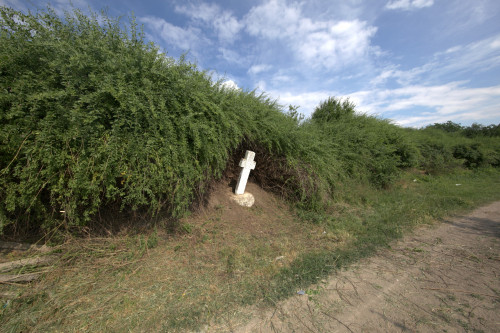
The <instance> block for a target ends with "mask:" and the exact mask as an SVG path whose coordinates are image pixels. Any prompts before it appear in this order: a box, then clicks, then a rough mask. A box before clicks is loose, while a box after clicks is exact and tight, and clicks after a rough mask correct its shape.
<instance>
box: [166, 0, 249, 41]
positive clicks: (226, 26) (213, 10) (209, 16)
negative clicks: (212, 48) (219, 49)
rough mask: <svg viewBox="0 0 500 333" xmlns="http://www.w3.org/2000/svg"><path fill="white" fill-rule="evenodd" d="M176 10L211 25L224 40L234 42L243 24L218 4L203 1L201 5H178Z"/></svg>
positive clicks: (220, 38)
mask: <svg viewBox="0 0 500 333" xmlns="http://www.w3.org/2000/svg"><path fill="white" fill-rule="evenodd" d="M175 11H176V12H178V13H181V14H185V15H187V16H188V17H191V18H192V19H193V20H194V21H199V22H202V23H204V24H206V25H209V26H211V27H212V28H213V29H214V30H215V31H216V33H217V35H218V38H219V40H220V41H222V42H227V43H231V42H233V41H234V40H235V39H236V38H237V36H238V33H239V32H240V30H241V29H242V27H243V24H242V23H240V22H239V21H238V20H237V19H236V18H235V17H234V16H233V14H232V13H231V12H229V11H226V10H222V9H221V8H220V7H219V6H218V5H216V4H207V3H201V4H199V5H194V4H191V5H190V6H176V7H175Z"/></svg>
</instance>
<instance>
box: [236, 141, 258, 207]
mask: <svg viewBox="0 0 500 333" xmlns="http://www.w3.org/2000/svg"><path fill="white" fill-rule="evenodd" d="M254 157H255V153H254V152H253V151H250V150H247V151H246V153H245V158H243V159H241V161H240V164H239V165H240V167H242V168H243V169H242V170H241V173H240V177H239V178H238V183H237V184H236V189H235V191H234V192H235V194H232V195H231V199H232V200H234V201H236V203H238V204H239V205H240V206H245V207H252V206H253V204H254V202H255V198H254V197H253V195H252V194H251V193H248V192H246V193H245V188H246V185H247V181H248V176H249V175H250V170H253V169H255V165H256V163H255V162H254V160H253V159H254Z"/></svg>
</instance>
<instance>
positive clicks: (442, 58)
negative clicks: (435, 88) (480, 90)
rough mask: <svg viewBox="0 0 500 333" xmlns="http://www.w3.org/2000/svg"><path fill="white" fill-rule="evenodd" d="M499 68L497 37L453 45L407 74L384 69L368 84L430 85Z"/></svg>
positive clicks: (407, 71)
mask: <svg viewBox="0 0 500 333" xmlns="http://www.w3.org/2000/svg"><path fill="white" fill-rule="evenodd" d="M498 66H500V34H498V35H495V36H492V37H489V38H486V39H483V40H480V41H476V42H474V43H470V44H467V45H456V46H454V47H451V48H448V49H447V50H446V51H444V52H438V53H435V54H434V55H433V56H432V58H431V59H430V61H429V62H428V63H426V64H424V65H422V66H419V67H415V68H412V69H409V70H400V69H398V67H397V66H394V65H390V66H387V67H385V68H383V69H382V70H381V72H380V74H379V75H378V76H376V77H375V78H373V79H372V80H371V82H370V83H371V84H372V85H374V86H378V85H381V84H385V83H386V82H387V80H389V79H395V80H396V82H397V83H399V84H401V85H408V84H414V83H415V82H422V81H423V82H426V83H428V84H432V83H433V82H434V81H436V79H437V80H440V79H441V78H443V77H445V76H450V75H451V76H461V75H464V74H469V73H472V74H478V73H482V72H485V71H488V70H491V69H492V68H496V67H498Z"/></svg>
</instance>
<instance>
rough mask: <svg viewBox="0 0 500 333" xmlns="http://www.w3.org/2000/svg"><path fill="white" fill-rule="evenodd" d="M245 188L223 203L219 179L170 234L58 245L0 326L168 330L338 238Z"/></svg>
mask: <svg viewBox="0 0 500 333" xmlns="http://www.w3.org/2000/svg"><path fill="white" fill-rule="evenodd" d="M247 190H248V191H249V192H251V193H253V194H254V195H255V196H256V204H255V205H254V207H252V208H243V207H240V206H237V205H236V204H234V203H232V202H231V201H229V200H228V195H227V194H228V193H229V192H230V188H229V187H227V186H224V185H220V186H219V187H218V188H217V189H216V190H215V192H214V193H213V194H212V196H211V201H210V203H209V205H208V207H207V208H205V209H203V210H201V211H199V212H198V213H197V214H195V215H193V216H191V217H189V218H185V219H184V220H182V221H180V226H179V228H178V230H179V232H178V233H176V234H169V233H168V232H166V231H159V232H156V231H150V232H149V234H144V233H142V234H139V235H136V236H122V237H110V238H99V239H96V238H93V239H85V240H82V239H79V240H78V239H73V240H72V241H70V242H69V243H66V244H64V245H62V246H60V247H59V248H57V249H56V252H60V259H59V261H58V263H57V264H55V265H54V266H53V267H52V269H51V270H50V271H49V272H47V273H46V274H45V276H44V278H43V279H42V280H41V281H40V282H39V283H37V284H34V285H33V286H32V288H29V287H26V288H24V291H22V292H21V295H20V298H19V299H18V300H16V301H15V304H14V307H15V309H14V308H11V309H6V310H4V315H7V314H8V316H3V318H2V322H3V324H5V325H6V326H5V327H11V328H12V331H47V330H49V331H50V330H55V331H57V330H60V329H62V328H64V330H66V331H81V330H91V331H99V330H103V329H106V330H111V331H125V330H134V331H159V330H168V331H172V330H176V329H186V328H195V327H196V326H197V325H199V323H201V322H208V321H215V322H217V321H220V320H222V321H224V320H225V319H224V314H226V313H228V312H229V311H230V310H231V309H233V308H236V307H237V306H238V305H244V304H252V303H254V302H255V301H258V300H259V299H261V298H262V297H263V295H264V294H263V293H261V292H259V290H266V289H267V288H268V284H269V282H270V280H271V279H272V278H273V276H275V275H276V274H277V273H278V272H279V270H280V269H281V268H282V267H284V266H287V265H289V263H291V262H292V261H293V260H295V259H296V258H297V256H298V255H299V254H301V253H303V252H307V251H309V250H312V249H317V248H325V249H331V248H333V247H335V246H336V244H338V243H339V239H340V238H342V239H343V238H345V237H346V235H341V236H335V235H333V234H332V233H328V232H323V231H324V230H323V229H322V228H321V227H320V226H311V225H307V224H304V223H299V221H298V220H297V219H296V217H294V215H293V214H292V213H291V212H289V210H288V208H287V207H285V206H283V204H282V203H280V202H279V201H278V200H277V199H275V198H274V197H273V196H272V195H270V194H268V193H266V192H264V191H262V190H261V189H260V188H259V187H257V186H256V185H254V184H249V188H248V189H247ZM339 237H340V238H339ZM4 287H5V286H4ZM8 288H11V289H12V288H17V287H15V286H9V287H8ZM17 290H19V289H17ZM7 311H8V312H7Z"/></svg>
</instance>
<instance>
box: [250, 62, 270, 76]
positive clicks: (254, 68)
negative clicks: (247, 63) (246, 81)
mask: <svg viewBox="0 0 500 333" xmlns="http://www.w3.org/2000/svg"><path fill="white" fill-rule="evenodd" d="M272 68H273V66H271V65H266V64H260V65H253V66H252V67H250V69H248V74H253V75H257V74H259V73H262V72H267V71H269V70H271V69H272Z"/></svg>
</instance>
